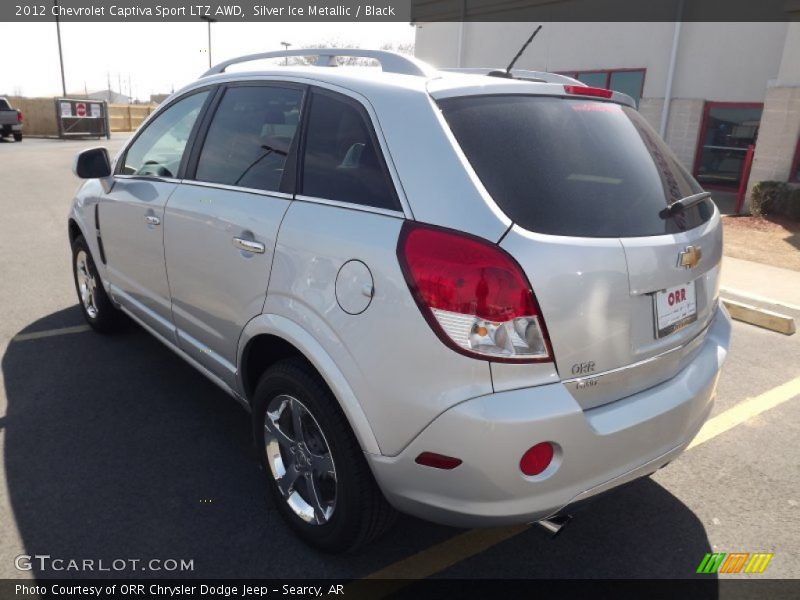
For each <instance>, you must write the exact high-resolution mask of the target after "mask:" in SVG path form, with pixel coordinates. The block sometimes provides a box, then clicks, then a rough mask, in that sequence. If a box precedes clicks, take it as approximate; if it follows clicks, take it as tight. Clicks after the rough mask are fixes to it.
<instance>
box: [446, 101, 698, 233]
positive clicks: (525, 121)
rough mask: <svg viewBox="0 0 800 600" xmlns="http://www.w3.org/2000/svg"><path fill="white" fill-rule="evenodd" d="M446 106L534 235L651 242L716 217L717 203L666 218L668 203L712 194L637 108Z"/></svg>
mask: <svg viewBox="0 0 800 600" xmlns="http://www.w3.org/2000/svg"><path fill="white" fill-rule="evenodd" d="M439 104H440V106H441V107H442V110H443V112H444V115H445V118H446V120H447V122H448V123H449V124H450V128H451V129H452V130H453V133H454V134H455V137H456V139H457V140H458V142H459V144H460V145H461V147H462V149H463V150H464V153H465V154H466V156H467V158H468V159H469V161H470V163H471V164H472V166H473V168H474V169H475V171H476V173H477V174H478V176H479V177H480V179H481V181H482V182H483V184H484V186H485V187H486V189H487V190H488V191H489V193H490V194H491V195H492V197H493V198H494V200H495V202H497V204H498V205H499V206H500V208H501V209H502V210H503V211H504V212H505V213H506V214H507V215H508V216H509V218H510V219H511V220H513V221H514V222H515V223H517V224H518V225H520V226H522V227H524V228H525V229H528V230H530V231H536V232H540V233H548V234H555V235H569V236H586V237H629V236H648V235H659V234H664V233H672V232H676V231H683V230H685V229H690V228H692V227H696V226H697V225H699V224H701V223H703V222H705V221H707V220H708V219H709V218H710V217H711V214H712V212H713V205H712V204H711V203H710V202H709V201H705V202H702V203H700V204H698V205H696V206H694V207H692V208H689V209H687V210H686V211H684V212H683V213H682V214H679V215H676V216H674V217H670V218H663V217H662V215H664V214H665V213H664V209H665V208H666V206H667V204H669V203H671V202H673V201H675V200H677V199H680V198H683V197H685V196H689V195H691V194H696V193H699V192H701V191H702V189H700V187H699V185H698V184H697V182H695V181H694V180H693V179H692V177H691V176H690V175H689V173H688V172H687V171H686V169H684V168H683V167H682V166H681V165H680V163H679V162H678V160H677V159H676V158H675V156H674V155H673V154H672V152H671V151H670V150H669V148H667V146H666V144H665V143H664V142H663V141H662V140H661V138H659V137H658V134H656V133H655V132H654V131H653V130H652V129H651V128H650V126H649V125H648V124H647V123H646V122H645V120H644V119H643V118H642V117H641V116H640V115H639V114H638V113H637V112H636V111H635V110H633V109H632V108H628V107H623V106H620V105H617V104H611V103H604V102H595V101H586V100H578V99H564V98H554V97H536V96H516V95H515V96H510V95H509V96H471V97H470V96H467V97H462V98H450V99H447V100H442V101H440V103H439Z"/></svg>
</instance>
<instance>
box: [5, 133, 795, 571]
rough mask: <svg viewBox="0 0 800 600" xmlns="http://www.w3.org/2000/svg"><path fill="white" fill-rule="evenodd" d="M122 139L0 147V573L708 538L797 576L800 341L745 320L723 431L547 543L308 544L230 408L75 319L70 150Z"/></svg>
mask: <svg viewBox="0 0 800 600" xmlns="http://www.w3.org/2000/svg"><path fill="white" fill-rule="evenodd" d="M123 141H124V138H120V137H117V136H115V137H114V138H113V139H112V140H110V141H109V142H106V141H105V140H102V141H99V142H98V141H56V140H37V139H26V140H25V141H24V142H23V143H21V144H15V143H0V208H1V209H2V215H3V218H2V219H0V247H1V248H2V260H1V261H0V281H2V285H0V307H2V319H0V355H1V356H2V359H1V360H2V373H1V374H0V377H1V378H2V385H1V386H0V389H1V390H2V391H0V446H1V447H2V461H1V462H0V578H17V577H24V578H28V577H48V576H70V575H75V574H74V573H65V572H52V571H48V570H44V571H43V570H41V569H39V568H34V569H33V570H29V571H20V570H18V569H17V568H16V567H15V557H17V556H18V555H21V554H27V555H33V554H39V555H42V554H47V555H51V556H52V557H62V558H65V559H71V558H74V559H84V558H87V559H104V560H106V561H108V562H111V561H112V560H114V559H118V558H142V559H151V558H158V559H168V558H172V559H191V560H193V564H194V570H193V571H192V572H187V573H175V572H171V573H159V572H148V573H147V575H148V576H192V577H214V578H218V577H259V578H261V577H265V578H269V577H274V578H297V577H336V578H339V577H341V578H354V579H358V578H363V577H365V576H368V575H370V574H378V575H385V576H389V577H423V576H430V577H486V578H541V577H549V578H553V577H567V578H628V577H635V578H650V577H659V578H661V577H664V578H685V577H694V576H695V571H696V569H697V567H698V565H699V563H700V561H701V560H702V559H703V557H704V555H705V553H708V552H729V553H730V552H770V553H774V557H773V559H772V560H771V562H770V563H769V565H768V568H767V569H766V571H765V573H764V574H763V575H740V576H741V577H750V578H753V577H770V578H778V577H781V578H786V577H791V578H798V577H800V534H798V532H799V531H800V516H799V515H800V485H798V482H800V445H798V440H800V395H798V394H800V335H794V336H791V337H786V336H783V335H780V334H777V333H773V332H770V331H766V330H762V329H758V328H755V327H753V326H750V325H745V324H742V323H734V334H733V336H734V337H733V343H732V349H731V353H730V355H729V359H728V362H727V364H726V367H725V371H724V373H723V376H722V379H721V382H720V385H719V388H718V400H717V404H716V406H715V409H714V413H713V415H712V417H714V416H719V417H720V419H719V420H717V421H715V423H716V424H717V426H716V427H714V428H711V429H709V430H707V431H706V434H705V436H704V438H703V439H700V440H698V441H699V442H700V443H697V444H696V445H695V446H694V447H692V448H691V449H690V450H688V451H687V452H686V453H685V454H684V455H683V456H682V457H681V458H680V459H678V460H677V461H675V462H673V463H672V464H671V465H669V466H668V467H667V468H666V469H664V470H662V471H659V472H658V473H657V474H655V475H654V476H653V477H651V478H646V479H643V480H639V481H637V482H635V483H633V484H631V485H629V486H627V487H625V488H623V489H620V490H617V491H616V492H613V493H611V494H609V495H606V496H603V497H601V498H600V499H598V500H597V501H596V502H594V503H593V504H591V505H590V506H589V507H587V508H586V509H585V510H584V511H582V512H580V513H579V514H578V515H577V516H576V518H575V520H574V522H573V523H572V524H570V526H569V527H567V528H566V529H565V530H564V532H563V533H562V534H561V535H560V536H559V537H558V538H556V539H550V538H549V537H548V536H547V534H546V533H545V532H544V531H543V530H541V529H540V528H538V527H531V528H528V527H521V528H511V529H503V530H481V531H464V530H456V529H451V528H447V527H441V526H437V525H432V524H429V523H425V522H423V521H419V520H416V519H413V518H410V517H401V519H400V521H399V523H398V525H397V526H396V527H395V528H394V530H393V531H392V532H391V533H390V534H389V535H387V536H386V537H385V538H383V539H382V540H380V541H379V542H377V543H376V544H374V545H373V546H371V547H369V548H368V549H367V550H365V551H363V552H361V553H360V554H356V555H354V556H346V557H337V556H326V555H322V554H319V553H317V552H314V551H312V550H309V549H308V548H307V547H306V546H304V545H303V544H302V543H301V542H299V541H298V540H297V539H296V538H295V537H294V536H293V534H292V533H291V532H290V531H289V530H288V529H287V528H286V527H285V526H284V524H283V523H282V521H281V520H280V518H279V515H278V514H277V512H276V511H275V510H274V508H273V507H272V506H271V505H270V504H269V500H268V498H267V496H266V494H265V491H264V490H263V489H262V486H261V478H260V474H259V473H258V470H257V469H258V467H257V462H256V460H255V457H254V454H253V450H252V447H251V444H250V439H249V426H248V416H247V415H246V413H245V412H244V411H243V410H242V409H241V408H240V407H239V406H238V405H237V404H236V403H235V402H233V401H230V400H229V399H228V398H227V397H226V396H225V395H224V394H223V393H222V392H221V391H219V390H218V389H217V388H216V387H215V386H214V385H213V384H212V383H210V382H209V381H207V380H206V379H204V378H203V377H202V376H201V375H199V374H198V373H196V372H195V371H194V370H193V369H192V368H191V367H190V366H188V365H187V364H185V363H184V362H182V361H181V359H180V358H178V357H177V356H176V355H175V354H173V353H172V352H171V351H169V350H168V349H166V348H164V347H163V346H162V345H160V344H159V342H157V341H156V340H155V339H153V338H152V337H150V336H149V335H148V334H146V333H144V332H143V331H142V330H140V329H139V328H138V327H135V326H132V327H130V329H129V330H128V331H126V332H124V333H122V334H121V335H118V336H113V337H108V336H101V335H98V334H95V333H92V332H89V331H86V330H85V328H84V327H80V326H81V325H82V324H83V321H82V319H81V315H80V312H79V310H78V308H77V305H76V297H75V292H74V288H73V283H72V278H71V273H70V255H69V246H68V242H67V231H66V215H67V210H68V207H69V203H70V199H71V195H72V193H73V191H74V190H75V189H76V188H77V186H78V180H77V179H75V178H74V177H73V176H72V174H71V172H70V163H71V160H72V157H73V155H74V153H75V152H76V151H78V150H80V149H82V148H86V147H90V146H94V145H103V144H105V145H107V146H108V147H109V148H110V149H111V150H112V151H115V150H116V149H117V148H119V146H120V144H121V143H122V142H123ZM31 334H34V335H31ZM784 384H785V385H784ZM779 386H782V387H779ZM776 388H778V391H775V390H776ZM776 397H777V398H778V399H779V400H780V402H776V401H775V399H776ZM748 399H754V400H750V401H748ZM746 401H747V402H746ZM772 405H774V407H772V408H769V409H768V410H764V407H765V406H772ZM735 407H739V408H738V410H733V411H732V412H729V411H731V409H734V408H735ZM131 574H132V575H141V573H138V572H136V571H131V572H126V571H123V572H116V573H113V575H131ZM93 575H99V576H103V575H104V574H103V573H96V574H93ZM106 575H107V574H106ZM83 576H86V574H83ZM704 577H712V576H709V575H706V576H704ZM720 577H726V576H724V575H721V576H720Z"/></svg>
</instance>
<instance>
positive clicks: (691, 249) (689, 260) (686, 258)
mask: <svg viewBox="0 0 800 600" xmlns="http://www.w3.org/2000/svg"><path fill="white" fill-rule="evenodd" d="M702 257H703V251H702V250H700V248H698V247H697V246H686V250H684V251H683V252H681V253H680V254H679V255H678V266H679V267H683V268H684V269H691V268H693V267H696V266H697V263H699V262H700V259H701V258H702Z"/></svg>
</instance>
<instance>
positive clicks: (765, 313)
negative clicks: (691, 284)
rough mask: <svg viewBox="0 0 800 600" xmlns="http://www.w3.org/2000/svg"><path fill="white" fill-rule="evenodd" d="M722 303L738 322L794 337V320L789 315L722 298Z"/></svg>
mask: <svg viewBox="0 0 800 600" xmlns="http://www.w3.org/2000/svg"><path fill="white" fill-rule="evenodd" d="M722 303H723V304H724V305H725V308H727V309H728V312H729V313H730V315H731V318H733V319H736V320H737V321H743V322H745V323H750V324H751V325H756V326H758V327H763V328H764V329H769V330H771V331H776V332H778V333H782V334H784V335H793V334H794V333H795V331H796V328H795V323H794V318H793V317H790V316H789V315H784V314H781V313H777V312H774V311H771V310H767V309H766V308H759V307H757V306H753V305H752V304H745V303H744V302H738V301H736V300H730V299H728V298H722Z"/></svg>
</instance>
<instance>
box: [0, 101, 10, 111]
mask: <svg viewBox="0 0 800 600" xmlns="http://www.w3.org/2000/svg"><path fill="white" fill-rule="evenodd" d="M0 110H11V105H10V104H9V103H8V100H6V99H5V98H0Z"/></svg>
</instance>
